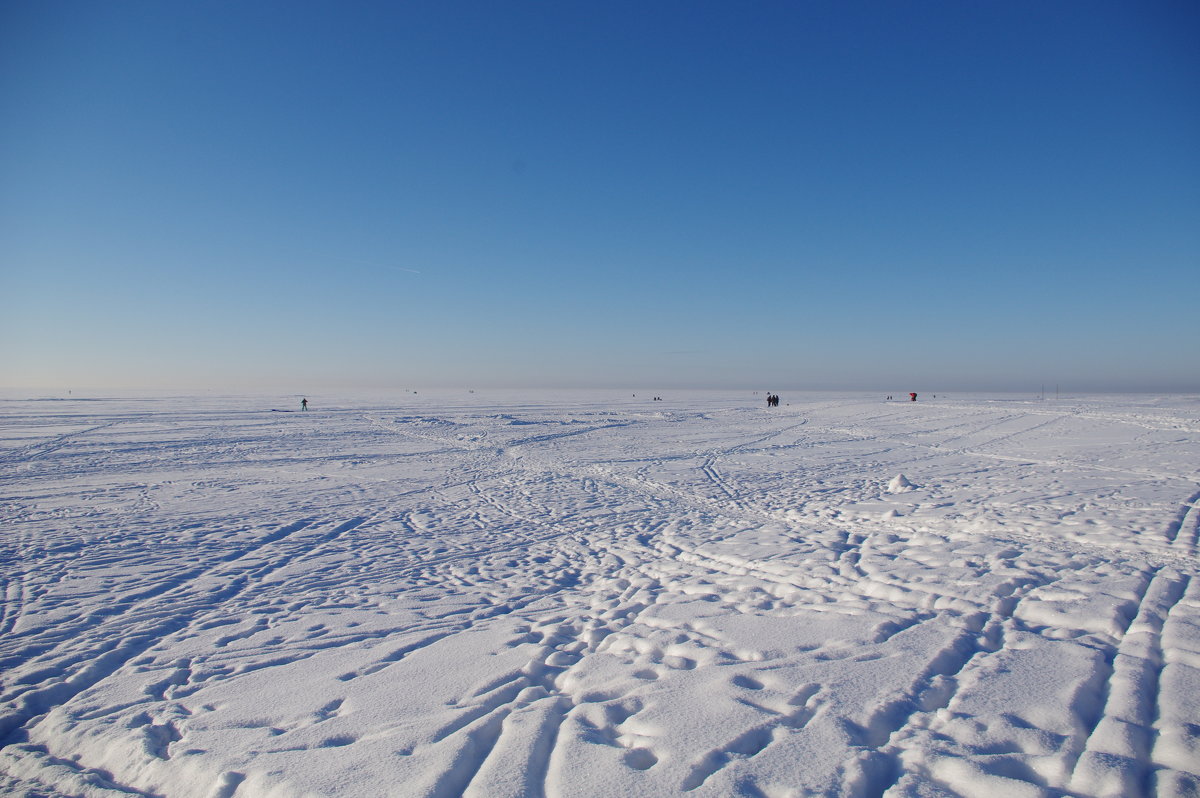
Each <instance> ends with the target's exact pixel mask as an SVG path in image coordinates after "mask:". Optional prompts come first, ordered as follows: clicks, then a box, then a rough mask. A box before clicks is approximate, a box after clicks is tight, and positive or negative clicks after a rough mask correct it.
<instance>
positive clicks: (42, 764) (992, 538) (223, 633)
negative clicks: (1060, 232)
mask: <svg viewBox="0 0 1200 798" xmlns="http://www.w3.org/2000/svg"><path fill="white" fill-rule="evenodd" d="M310 399H311V401H312V402H313V405H312V410H310V411H308V412H303V413H302V412H298V411H297V410H296V408H298V407H299V398H298V397H297V398H296V399H295V400H294V401H293V400H292V399H290V398H289V399H288V400H286V401H287V403H286V404H284V403H283V400H280V399H278V398H273V399H266V398H261V397H215V396H206V397H142V398H127V399H118V398H113V399H103V400H92V401H82V400H35V399H32V398H15V397H13V398H8V399H5V400H3V401H0V423H2V427H0V521H2V524H3V527H2V528H3V537H2V538H0V547H2V548H0V566H2V567H0V572H2V577H3V585H2V592H3V595H4V604H3V616H2V617H0V678H2V680H3V681H2V683H0V741H2V742H3V748H2V749H0V789H2V790H3V791H5V792H7V793H10V794H16V795H31V796H32V795H83V796H117V795H121V796H126V795H130V794H133V795H159V796H171V797H174V796H224V797H225V798H229V797H230V796H237V798H252V797H254V796H300V795H320V796H334V795H337V796H383V795H395V796H437V797H438V798H449V797H450V796H458V795H465V796H486V797H488V798H491V797H492V796H496V797H500V796H513V797H515V796H548V797H552V798H557V797H559V796H563V797H565V796H607V795H611V796H661V795H676V794H678V795H684V794H686V795H696V796H730V795H739V796H768V797H769V798H785V797H786V796H803V795H829V796H841V795H853V796H874V795H888V796H953V795H980V796H982V795H1006V796H1022V795H1029V796H1040V795H1047V796H1048V795H1064V794H1067V795H1097V796H1139V795H1161V796H1174V795H1196V794H1197V793H1198V791H1200V725H1198V722H1200V580H1197V579H1196V578H1195V577H1196V574H1197V562H1198V560H1197V553H1196V551H1197V537H1198V535H1200V509H1198V508H1197V506H1196V505H1197V501H1198V500H1200V398H1197V397H1178V396H1176V397H1170V396H1167V397H1150V396H1100V397H1084V398H1072V399H1069V400H1067V399H1064V400H1061V401H1044V402H1039V401H1033V400H1027V399H1018V398H996V397H984V396H961V397H959V396H951V397H945V396H939V397H938V398H936V399H935V398H932V397H928V398H927V397H925V396H922V397H921V398H920V401H918V402H916V403H910V402H899V401H893V402H885V401H882V397H881V396H874V395H872V396H866V395H861V394H860V395H842V396H834V395H827V394H808V395H799V394H797V395H792V396H788V395H786V394H785V395H784V397H783V406H781V407H778V408H771V409H768V408H767V407H766V406H765V396H764V395H752V394H750V393H749V392H747V393H744V394H720V393H686V394H679V395H670V394H666V395H664V399H665V401H652V400H651V395H649V394H645V395H643V394H641V393H639V394H638V396H636V397H634V396H631V395H630V394H629V393H618V392H609V393H599V392H595V393H586V392H578V393H564V392H559V393H546V394H544V395H538V394H534V393H532V392H527V393H524V394H515V393H499V392H483V391H481V392H479V393H476V394H469V393H467V392H466V391H461V392H443V393H426V392H422V393H421V394H419V395H416V394H398V395H395V396H392V397H385V398H378V397H377V398H358V399H355V398H338V397H320V396H313V397H310ZM281 411H285V412H281ZM901 476H902V477H903V478H902V479H900V477H901Z"/></svg>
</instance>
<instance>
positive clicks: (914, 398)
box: [908, 393, 917, 402]
mask: <svg viewBox="0 0 1200 798" xmlns="http://www.w3.org/2000/svg"><path fill="white" fill-rule="evenodd" d="M908 401H910V402H915V401H917V395H916V394H915V393H910V394H909V395H908Z"/></svg>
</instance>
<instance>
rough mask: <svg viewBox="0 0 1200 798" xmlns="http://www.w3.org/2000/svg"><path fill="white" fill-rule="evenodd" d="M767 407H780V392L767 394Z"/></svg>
mask: <svg viewBox="0 0 1200 798" xmlns="http://www.w3.org/2000/svg"><path fill="white" fill-rule="evenodd" d="M767 407H779V394H777V393H769V394H767Z"/></svg>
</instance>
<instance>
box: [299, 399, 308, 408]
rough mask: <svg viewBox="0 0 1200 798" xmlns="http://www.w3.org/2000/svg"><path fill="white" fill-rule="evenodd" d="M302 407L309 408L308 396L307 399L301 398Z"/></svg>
mask: <svg viewBox="0 0 1200 798" xmlns="http://www.w3.org/2000/svg"><path fill="white" fill-rule="evenodd" d="M300 409H301V410H307V409H308V399H307V398H305V399H301V400H300Z"/></svg>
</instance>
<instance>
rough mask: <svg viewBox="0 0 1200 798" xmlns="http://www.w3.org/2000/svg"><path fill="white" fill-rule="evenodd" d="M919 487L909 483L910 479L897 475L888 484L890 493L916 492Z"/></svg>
mask: <svg viewBox="0 0 1200 798" xmlns="http://www.w3.org/2000/svg"><path fill="white" fill-rule="evenodd" d="M916 489H917V486H916V485H914V484H912V483H911V482H909V481H908V477H906V476H904V475H903V474H897V475H896V476H894V477H892V481H891V482H889V483H888V486H887V491H888V493H908V492H909V491H910V490H916Z"/></svg>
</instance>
